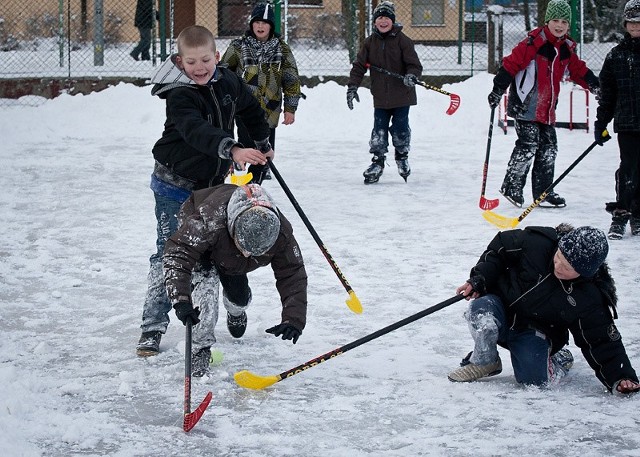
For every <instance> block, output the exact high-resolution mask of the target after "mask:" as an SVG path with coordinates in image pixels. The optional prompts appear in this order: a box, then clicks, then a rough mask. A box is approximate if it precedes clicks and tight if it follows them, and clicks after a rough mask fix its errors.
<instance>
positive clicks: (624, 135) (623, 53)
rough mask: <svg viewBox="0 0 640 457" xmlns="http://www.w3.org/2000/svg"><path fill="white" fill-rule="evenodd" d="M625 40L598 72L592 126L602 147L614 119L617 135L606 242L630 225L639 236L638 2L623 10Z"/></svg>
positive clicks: (616, 237) (639, 25)
mask: <svg viewBox="0 0 640 457" xmlns="http://www.w3.org/2000/svg"><path fill="white" fill-rule="evenodd" d="M623 26H624V28H625V34H624V38H623V39H622V41H621V42H620V44H618V45H617V46H616V47H614V48H613V49H612V50H611V51H610V52H609V54H608V55H607V57H606V59H605V60H604V64H603V65H602V71H601V72H600V89H601V95H600V100H599V101H598V104H599V106H598V115H597V119H596V122H595V130H594V134H595V138H596V141H597V142H598V143H600V144H603V143H604V141H606V140H607V139H608V138H609V137H606V138H603V137H602V132H603V131H604V130H605V129H606V128H607V124H608V123H609V122H611V119H613V120H614V121H613V130H614V132H616V133H617V134H618V146H619V147H620V166H619V168H618V170H617V171H616V178H615V179H616V201H615V202H612V203H607V211H609V212H610V213H611V214H612V218H611V228H610V229H609V235H608V236H609V239H610V240H619V239H621V238H622V237H623V235H624V232H625V228H626V226H627V223H628V222H629V221H631V234H632V235H636V236H637V235H640V0H630V1H629V2H628V3H627V4H626V5H625V7H624V13H623Z"/></svg>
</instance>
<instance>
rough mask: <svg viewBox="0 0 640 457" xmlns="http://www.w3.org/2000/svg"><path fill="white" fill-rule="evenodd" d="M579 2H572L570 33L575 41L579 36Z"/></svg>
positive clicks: (572, 0) (573, 0)
mask: <svg viewBox="0 0 640 457" xmlns="http://www.w3.org/2000/svg"><path fill="white" fill-rule="evenodd" d="M578 13H579V11H578V0H571V24H570V29H569V30H570V33H569V35H571V36H572V37H573V38H574V39H575V37H577V36H578Z"/></svg>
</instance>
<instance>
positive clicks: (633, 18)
mask: <svg viewBox="0 0 640 457" xmlns="http://www.w3.org/2000/svg"><path fill="white" fill-rule="evenodd" d="M627 22H640V0H629V1H628V2H627V4H626V5H624V12H623V13H622V25H623V26H624V25H626V24H627Z"/></svg>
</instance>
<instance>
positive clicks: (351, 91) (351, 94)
mask: <svg viewBox="0 0 640 457" xmlns="http://www.w3.org/2000/svg"><path fill="white" fill-rule="evenodd" d="M354 99H355V101H357V102H358V103H360V97H358V88H357V87H356V86H349V87H348V88H347V106H348V107H349V109H353V100H354Z"/></svg>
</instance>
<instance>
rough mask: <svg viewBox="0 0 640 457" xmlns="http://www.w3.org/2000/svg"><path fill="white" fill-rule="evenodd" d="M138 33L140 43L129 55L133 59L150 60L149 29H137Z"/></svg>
mask: <svg viewBox="0 0 640 457" xmlns="http://www.w3.org/2000/svg"><path fill="white" fill-rule="evenodd" d="M138 31H139V32H140V42H139V43H138V44H137V45H136V47H135V48H133V51H131V55H132V56H134V58H136V59H137V58H138V56H140V58H141V59H142V60H151V55H150V54H149V48H150V47H151V29H141V28H138Z"/></svg>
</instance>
